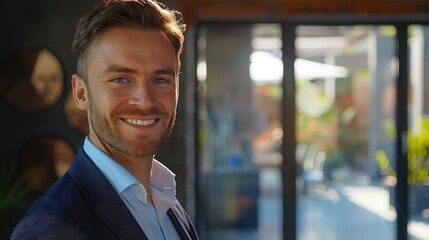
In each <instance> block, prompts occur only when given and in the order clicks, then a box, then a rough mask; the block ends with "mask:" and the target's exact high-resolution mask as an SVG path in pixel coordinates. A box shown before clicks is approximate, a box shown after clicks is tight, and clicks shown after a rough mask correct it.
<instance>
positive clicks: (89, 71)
mask: <svg viewBox="0 0 429 240" xmlns="http://www.w3.org/2000/svg"><path fill="white" fill-rule="evenodd" d="M180 21H181V18H180V14H178V13H177V12H175V11H170V10H168V9H166V8H165V7H164V6H163V5H161V4H159V3H156V2H154V1H152V0H128V1H127V0H110V1H105V2H104V3H100V4H99V5H97V6H96V7H95V8H94V9H93V10H92V11H91V12H89V13H88V14H87V15H85V16H84V17H83V18H82V19H81V20H80V22H79V24H78V28H77V31H76V34H75V39H74V42H73V46H72V50H73V52H74V54H75V56H76V58H77V74H74V75H73V76H72V80H71V84H72V91H73V97H74V100H75V103H76V105H77V106H78V107H79V108H80V109H82V110H85V111H87V114H88V119H89V129H90V131H89V136H88V137H87V138H86V139H85V142H84V144H83V147H82V148H81V149H80V151H79V152H78V153H77V156H76V159H75V161H74V163H73V165H72V166H71V167H70V169H69V170H68V172H67V173H66V174H65V175H64V176H63V177H62V178H61V179H60V180H59V181H58V182H57V183H56V184H54V186H53V187H52V188H51V189H50V190H48V191H47V192H46V193H45V194H44V195H43V196H42V197H41V199H39V200H38V201H37V202H36V203H35V204H34V205H33V206H32V208H31V209H30V210H29V212H28V213H27V214H26V215H25V217H24V218H23V219H22V220H21V222H20V223H19V224H18V225H17V227H16V228H15V230H14V233H13V234H12V237H11V239H156V240H158V239H197V238H198V237H197V234H196V232H195V229H194V227H193V225H192V223H191V221H190V220H189V217H188V216H187V214H186V212H185V210H184V209H183V208H182V206H181V205H180V204H179V202H178V201H177V199H176V197H175V194H176V191H175V181H174V174H173V173H172V172H170V170H168V169H167V168H166V167H165V166H163V165H162V164H161V163H159V162H158V161H156V160H155V159H154V155H155V153H156V151H157V150H158V147H159V145H160V144H161V143H162V142H163V141H165V140H166V139H167V138H168V137H169V135H170V132H171V130H172V128H173V125H174V121H175V117H176V107H177V101H178V75H179V68H180V59H179V58H180V53H181V51H182V47H183V40H184V37H183V31H184V25H183V24H182V23H181V22H180Z"/></svg>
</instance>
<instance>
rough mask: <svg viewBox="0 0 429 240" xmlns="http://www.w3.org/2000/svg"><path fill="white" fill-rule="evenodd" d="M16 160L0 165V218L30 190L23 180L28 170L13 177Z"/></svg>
mask: <svg viewBox="0 0 429 240" xmlns="http://www.w3.org/2000/svg"><path fill="white" fill-rule="evenodd" d="M15 174H16V161H11V162H10V163H5V162H3V163H2V165H1V167H0V219H4V216H5V214H6V212H7V211H8V210H9V209H10V208H11V207H14V206H16V205H18V204H20V202H21V200H22V199H23V198H24V197H25V195H26V194H27V193H28V192H29V191H30V188H29V187H28V186H26V184H25V180H26V178H27V177H28V172H27V173H26V174H23V175H22V176H21V177H20V178H18V179H15V178H14V176H15Z"/></svg>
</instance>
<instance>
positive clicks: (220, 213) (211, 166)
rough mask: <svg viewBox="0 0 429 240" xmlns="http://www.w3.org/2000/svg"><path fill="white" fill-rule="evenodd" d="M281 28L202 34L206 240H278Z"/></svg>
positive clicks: (211, 28)
mask: <svg viewBox="0 0 429 240" xmlns="http://www.w3.org/2000/svg"><path fill="white" fill-rule="evenodd" d="M281 47H282V41H281V27H280V25H277V24H225V25H222V24H213V25H203V26H201V27H200V28H199V39H198V48H199V49H198V69H197V75H198V79H199V85H198V94H199V123H200V129H199V146H200V156H199V158H200V159H199V161H200V166H201V168H200V169H199V171H200V177H202V179H203V180H202V182H203V185H202V186H201V187H200V191H202V192H203V195H204V196H206V198H207V199H206V201H205V205H206V206H207V207H206V209H207V211H206V216H205V219H207V224H206V233H207V238H208V239H246V240H247V239H274V240H275V239H281V234H282V209H281V208H282V198H281V196H282V183H281V171H280V164H281V161H282V157H281V154H280V146H281V139H282V135H283V131H282V129H281V120H280V115H281V114H280V109H281V108H280V103H281V99H282V92H281V80H282V77H283V63H282V61H281V57H282V54H281Z"/></svg>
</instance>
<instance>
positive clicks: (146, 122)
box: [125, 118, 155, 126]
mask: <svg viewBox="0 0 429 240" xmlns="http://www.w3.org/2000/svg"><path fill="white" fill-rule="evenodd" d="M125 121H126V122H127V123H129V124H133V125H137V126H148V125H151V124H153V123H155V119H150V120H137V119H128V118H127V119H125Z"/></svg>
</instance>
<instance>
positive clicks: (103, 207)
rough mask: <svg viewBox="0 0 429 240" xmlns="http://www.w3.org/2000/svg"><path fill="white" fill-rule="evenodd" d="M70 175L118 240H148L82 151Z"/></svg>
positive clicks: (116, 194)
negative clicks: (130, 239) (131, 239)
mask: <svg viewBox="0 0 429 240" xmlns="http://www.w3.org/2000/svg"><path fill="white" fill-rule="evenodd" d="M69 173H70V175H71V176H72V177H73V178H74V180H75V181H76V182H77V183H78V185H79V186H80V188H81V189H82V191H83V192H84V194H85V196H86V197H87V198H88V199H90V200H91V201H93V202H94V207H93V211H94V213H95V214H96V215H98V216H99V217H100V218H101V219H102V220H103V221H104V222H105V223H106V225H107V226H109V228H110V229H111V230H112V232H114V233H115V234H116V236H117V237H118V238H119V239H129V238H131V237H132V238H133V239H147V237H146V236H145V234H144V233H143V230H142V229H141V228H140V226H139V225H138V223H137V221H136V220H135V219H134V217H133V215H132V214H131V212H130V211H129V210H128V208H127V206H126V205H125V203H124V202H123V201H122V199H121V197H120V196H119V195H118V193H117V192H116V191H115V189H114V188H113V186H112V185H111V184H110V183H109V181H108V180H107V179H106V178H105V177H104V175H103V174H102V173H101V171H100V170H99V169H98V168H97V166H95V164H94V163H93V162H92V161H91V159H89V157H88V155H87V154H86V153H85V152H84V151H83V150H82V149H80V150H79V152H78V153H77V156H76V158H75V161H74V163H73V165H72V167H71V168H70V170H69Z"/></svg>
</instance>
